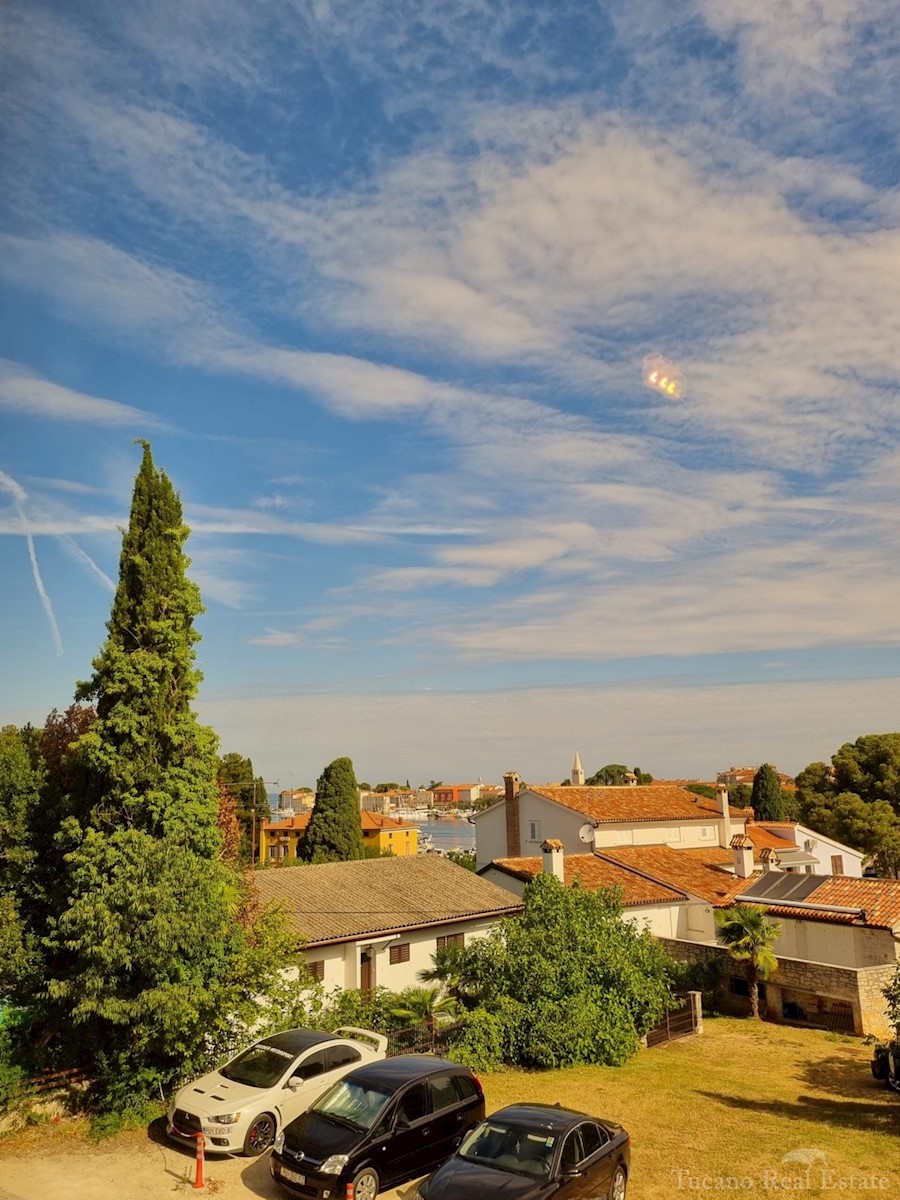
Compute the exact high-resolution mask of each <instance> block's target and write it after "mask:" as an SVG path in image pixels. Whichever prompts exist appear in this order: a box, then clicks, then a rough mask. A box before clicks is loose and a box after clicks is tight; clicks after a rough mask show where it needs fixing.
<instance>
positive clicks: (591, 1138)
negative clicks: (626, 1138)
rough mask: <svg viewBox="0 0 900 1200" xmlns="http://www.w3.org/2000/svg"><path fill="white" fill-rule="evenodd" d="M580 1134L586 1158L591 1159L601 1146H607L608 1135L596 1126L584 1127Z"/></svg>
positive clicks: (581, 1127)
mask: <svg viewBox="0 0 900 1200" xmlns="http://www.w3.org/2000/svg"><path fill="white" fill-rule="evenodd" d="M580 1132H581V1144H582V1146H583V1147H584V1157H585V1158H590V1157H591V1155H592V1154H595V1153H596V1152H597V1151H598V1150H599V1149H600V1147H601V1146H604V1145H605V1144H606V1141H607V1138H606V1134H605V1133H604V1132H603V1130H602V1129H600V1128H598V1126H596V1125H582V1126H580Z"/></svg>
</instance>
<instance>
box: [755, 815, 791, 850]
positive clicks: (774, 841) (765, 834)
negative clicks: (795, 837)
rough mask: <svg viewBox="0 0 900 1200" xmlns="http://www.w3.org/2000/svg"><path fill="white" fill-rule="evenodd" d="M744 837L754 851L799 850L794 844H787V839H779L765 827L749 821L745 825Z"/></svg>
mask: <svg viewBox="0 0 900 1200" xmlns="http://www.w3.org/2000/svg"><path fill="white" fill-rule="evenodd" d="M745 836H746V837H748V838H749V839H750V841H751V842H752V843H753V848H754V850H797V849H799V847H798V846H797V844H796V842H789V841H788V839H787V838H783V837H779V836H778V834H777V833H773V832H772V830H771V829H768V828H767V827H766V826H765V825H756V824H754V823H753V822H752V821H749V822H748V823H747V825H746V835H745Z"/></svg>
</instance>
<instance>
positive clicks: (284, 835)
mask: <svg viewBox="0 0 900 1200" xmlns="http://www.w3.org/2000/svg"><path fill="white" fill-rule="evenodd" d="M309 818H310V814H309V813H308V812H304V813H299V814H298V815H297V816H295V817H290V818H287V819H286V820H282V821H262V822H261V823H260V827H259V861H260V862H268V863H279V862H283V861H285V860H287V859H293V858H296V857H297V847H298V845H299V844H300V840H301V839H302V837H303V835H304V833H305V832H306V827H307V825H309ZM360 822H361V824H362V836H363V844H364V845H365V846H375V847H377V848H378V850H379V851H382V852H383V851H385V850H390V852H391V853H392V854H393V855H395V856H396V857H398V858H405V857H406V856H408V855H410V854H418V852H419V831H418V829H417V828H416V826H415V825H409V824H407V823H406V821H398V820H397V819H396V818H395V817H386V816H384V815H382V814H381V813H374V812H368V811H363V812H361V813H360Z"/></svg>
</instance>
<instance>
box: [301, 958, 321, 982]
mask: <svg viewBox="0 0 900 1200" xmlns="http://www.w3.org/2000/svg"><path fill="white" fill-rule="evenodd" d="M306 969H307V971H309V973H310V975H312V977H313V979H318V981H319V983H321V982H322V980H323V979H324V978H325V960H324V959H323V958H320V959H319V960H318V961H317V962H311V963H307V964H306Z"/></svg>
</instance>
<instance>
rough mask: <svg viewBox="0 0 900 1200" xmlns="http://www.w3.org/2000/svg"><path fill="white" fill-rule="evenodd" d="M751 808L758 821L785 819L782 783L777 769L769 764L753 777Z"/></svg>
mask: <svg viewBox="0 0 900 1200" xmlns="http://www.w3.org/2000/svg"><path fill="white" fill-rule="evenodd" d="M750 807H751V808H752V809H753V812H754V814H755V816H756V819H757V821H783V820H784V819H785V814H784V798H783V797H782V794H781V781H780V780H779V778H778V775H777V774H776V772H775V769H774V768H773V767H771V766H769V764H768V763H763V764H762V766H761V767H760V768H759V770H758V771H757V772H756V774H755V775H754V776H753V791H752V792H751V794H750Z"/></svg>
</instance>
